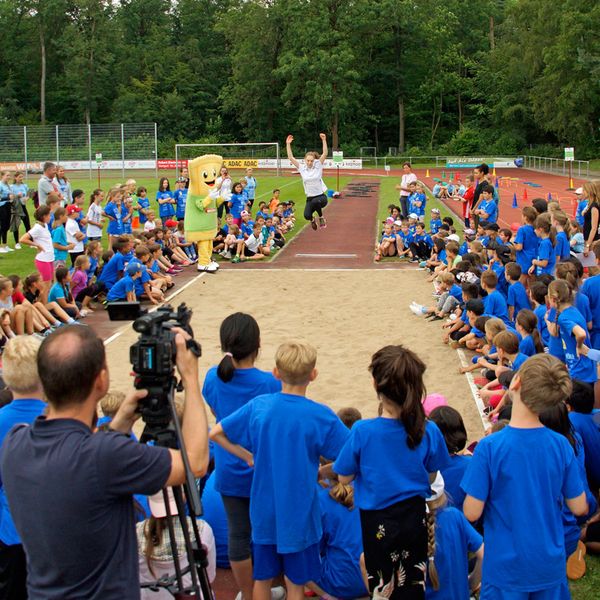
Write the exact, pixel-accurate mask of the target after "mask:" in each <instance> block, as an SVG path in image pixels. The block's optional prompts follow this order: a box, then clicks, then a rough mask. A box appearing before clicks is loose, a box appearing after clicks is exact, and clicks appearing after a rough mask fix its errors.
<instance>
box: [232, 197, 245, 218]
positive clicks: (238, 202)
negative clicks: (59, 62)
mask: <svg viewBox="0 0 600 600" xmlns="http://www.w3.org/2000/svg"><path fill="white" fill-rule="evenodd" d="M229 202H231V216H232V217H233V218H234V219H241V218H242V211H243V210H244V209H245V208H246V198H245V197H244V194H231V198H229Z"/></svg>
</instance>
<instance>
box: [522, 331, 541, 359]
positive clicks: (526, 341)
mask: <svg viewBox="0 0 600 600" xmlns="http://www.w3.org/2000/svg"><path fill="white" fill-rule="evenodd" d="M519 352H521V353H522V354H525V356H533V355H535V354H537V351H536V349H535V342H534V341H533V337H532V336H530V335H526V336H525V337H523V338H521V341H520V342H519Z"/></svg>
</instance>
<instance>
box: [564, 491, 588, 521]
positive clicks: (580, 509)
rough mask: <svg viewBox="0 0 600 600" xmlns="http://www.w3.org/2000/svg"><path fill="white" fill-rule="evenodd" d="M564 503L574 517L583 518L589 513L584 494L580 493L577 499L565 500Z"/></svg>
mask: <svg viewBox="0 0 600 600" xmlns="http://www.w3.org/2000/svg"><path fill="white" fill-rule="evenodd" d="M565 502H566V503H567V506H568V507H569V510H570V511H571V512H572V513H573V514H574V515H575V516H576V517H583V516H584V515H587V513H588V511H589V507H588V503H587V500H586V497H585V492H581V495H579V496H577V498H565Z"/></svg>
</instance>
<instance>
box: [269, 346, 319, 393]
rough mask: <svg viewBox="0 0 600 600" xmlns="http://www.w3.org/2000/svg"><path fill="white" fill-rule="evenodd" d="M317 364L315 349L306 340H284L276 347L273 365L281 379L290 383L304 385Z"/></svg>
mask: <svg viewBox="0 0 600 600" xmlns="http://www.w3.org/2000/svg"><path fill="white" fill-rule="evenodd" d="M316 364H317V350H316V349H315V348H314V346H311V345H310V344H308V343H306V342H301V341H290V342H285V343H283V344H281V346H279V348H277V352H276V353H275V365H276V366H277V370H278V371H279V375H280V377H281V380H282V381H283V382H285V383H288V384H290V385H304V384H306V383H308V382H309V380H310V374H311V373H312V371H313V369H314V368H315V365H316Z"/></svg>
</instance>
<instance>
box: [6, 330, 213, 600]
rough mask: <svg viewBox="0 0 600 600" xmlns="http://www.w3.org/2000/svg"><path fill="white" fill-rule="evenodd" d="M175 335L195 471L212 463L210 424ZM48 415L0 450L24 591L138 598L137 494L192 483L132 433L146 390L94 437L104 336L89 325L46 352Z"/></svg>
mask: <svg viewBox="0 0 600 600" xmlns="http://www.w3.org/2000/svg"><path fill="white" fill-rule="evenodd" d="M173 331H174V332H175V333H176V338H175V343H176V347H177V358H176V363H177V369H178V371H179V373H180V375H181V378H182V380H183V384H184V387H185V408H184V419H183V426H182V427H183V438H184V441H185V444H186V448H187V452H188V455H189V459H190V465H191V468H192V471H193V472H194V475H195V476H197V477H200V476H202V475H203V474H204V473H205V472H206V469H207V465H208V424H207V420H206V413H205V411H204V406H203V403H202V400H201V395H200V385H199V381H198V360H197V358H196V356H195V355H194V354H193V353H192V352H191V351H190V350H188V349H187V348H186V340H187V339H189V337H190V336H189V335H188V334H187V333H185V332H184V331H183V330H181V329H175V328H174V329H173ZM37 362H38V371H39V376H40V379H41V382H42V385H43V388H44V392H45V395H46V399H47V401H48V404H49V408H48V414H47V416H46V417H39V418H38V419H37V420H36V421H35V422H34V423H33V424H32V425H31V426H17V427H15V428H14V429H13V430H12V431H11V432H10V433H9V434H8V435H7V436H6V439H5V442H4V445H3V447H2V451H1V453H2V455H1V457H0V468H1V470H2V484H3V486H4V490H5V492H6V495H7V497H8V500H9V503H10V507H11V512H12V515H13V519H14V522H15V525H16V528H17V531H18V533H19V535H20V536H21V539H22V542H23V547H24V548H25V552H26V555H27V571H28V573H27V588H28V592H29V597H30V598H33V599H36V598H44V599H46V598H47V599H50V598H62V599H68V598H88V599H90V598H97V599H102V600H112V599H115V600H116V599H119V600H121V599H123V598H127V599H129V598H139V596H140V589H139V577H138V551H137V541H136V533H135V518H134V510H133V501H132V496H133V494H145V495H151V494H155V493H156V492H158V491H159V490H160V489H161V488H163V487H165V486H174V485H181V484H183V483H184V482H185V468H184V464H183V460H182V457H181V454H180V452H179V451H177V450H171V449H167V448H162V447H157V446H146V445H143V444H137V443H135V442H134V441H132V440H131V439H130V437H129V432H130V431H131V427H132V425H133V423H134V422H135V421H136V419H137V418H138V414H137V412H136V409H137V405H138V402H139V401H140V400H141V399H142V398H143V397H144V396H145V395H146V392H145V391H143V390H139V391H135V392H132V393H131V394H130V395H129V396H128V397H127V399H126V400H125V401H124V402H123V404H122V406H121V408H120V409H119V411H118V412H117V414H116V415H115V417H114V419H113V421H112V422H111V424H110V429H111V430H112V431H111V430H109V431H106V432H98V433H93V432H92V430H93V428H94V426H95V423H96V419H97V414H96V406H97V404H98V402H99V400H100V399H101V398H102V397H103V396H104V395H105V394H106V393H107V391H108V389H109V374H108V368H107V365H106V354H105V350H104V344H103V343H102V340H100V338H98V337H97V336H96V334H95V333H94V332H93V331H92V330H91V329H90V328H88V327H80V326H79V327H76V326H70V327H64V328H61V329H60V330H58V331H57V332H55V333H53V334H52V335H50V336H49V337H47V338H46V339H45V340H44V341H43V343H42V345H41V347H40V350H39V354H38V361H37Z"/></svg>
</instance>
